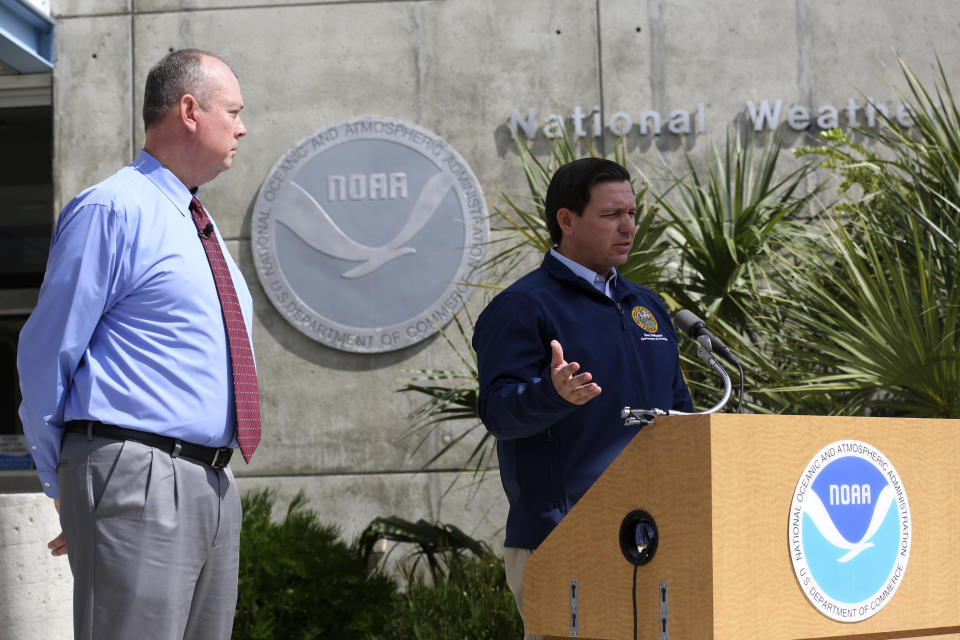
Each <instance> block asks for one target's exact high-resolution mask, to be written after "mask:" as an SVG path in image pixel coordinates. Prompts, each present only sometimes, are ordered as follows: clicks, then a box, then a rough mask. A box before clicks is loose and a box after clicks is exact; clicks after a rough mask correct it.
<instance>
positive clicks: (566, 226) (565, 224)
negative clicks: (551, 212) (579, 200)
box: [557, 207, 580, 236]
mask: <svg viewBox="0 0 960 640" xmlns="http://www.w3.org/2000/svg"><path fill="white" fill-rule="evenodd" d="M579 217H580V216H578V215H577V214H576V213H574V212H573V210H571V209H567V208H566V207H562V208H560V209H558V210H557V224H558V225H560V231H562V232H563V235H564V236H569V235H572V234H573V230H574V221H573V219H574V218H579Z"/></svg>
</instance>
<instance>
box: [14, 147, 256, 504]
mask: <svg viewBox="0 0 960 640" xmlns="http://www.w3.org/2000/svg"><path fill="white" fill-rule="evenodd" d="M191 197H192V195H191V193H190V191H189V190H188V189H187V187H186V186H184V184H183V183H182V182H180V180H179V179H178V178H177V177H176V176H175V175H173V173H171V172H170V171H169V170H168V169H167V168H165V167H164V166H163V165H161V164H160V162H159V161H158V160H157V159H156V158H154V157H153V156H151V155H150V154H149V153H147V152H146V151H140V153H139V154H138V155H137V158H136V160H134V162H133V164H131V165H128V166H126V167H124V168H123V169H121V170H120V171H118V172H117V173H115V174H114V175H113V176H111V177H110V178H107V179H106V180H105V181H103V182H101V183H100V184H98V185H96V186H93V187H91V188H89V189H87V190H86V191H84V192H83V193H81V194H80V195H78V196H77V197H76V198H74V199H73V200H72V201H70V203H69V204H68V205H67V206H66V207H65V208H64V209H63V211H62V212H61V213H60V217H59V218H58V220H57V226H56V229H55V230H54V233H53V239H52V241H51V244H50V255H49V258H48V261H47V270H46V274H45V275H44V279H43V286H42V287H41V289H40V299H39V301H38V302H37V307H36V309H35V310H34V312H33V314H31V316H30V318H29V319H28V320H27V323H26V324H25V325H24V327H23V331H21V333H20V344H19V349H18V353H17V366H18V369H19V372H20V387H21V390H22V393H23V402H22V404H21V405H20V418H21V420H22V421H23V428H24V433H25V434H26V437H27V442H28V444H29V446H30V450H31V453H32V454H33V459H34V462H35V463H36V466H37V473H38V475H39V476H40V481H41V483H42V484H43V490H44V493H46V494H47V495H48V496H50V497H57V495H58V491H57V478H56V466H57V462H58V460H59V453H60V443H61V440H62V437H63V424H64V423H65V422H67V421H69V420H99V421H100V422H104V423H107V424H114V425H118V426H121V427H128V428H131V429H139V430H142V431H150V432H153V433H158V434H161V435H166V436H172V437H175V438H179V439H181V440H185V441H188V442H192V443H195V444H201V445H206V446H226V445H229V444H233V446H236V444H235V438H234V424H235V417H234V406H233V387H232V385H233V379H232V374H231V369H230V359H229V355H228V350H227V337H226V331H225V328H224V324H223V313H222V311H221V308H220V300H219V298H218V297H217V290H216V285H215V284H214V281H213V275H212V273H211V271H210V264H209V262H208V261H207V257H206V254H205V253H204V250H203V246H202V245H201V243H200V238H199V237H198V235H197V228H196V226H195V225H194V222H193V218H192V217H191V215H190V210H189V204H190V199H191ZM215 233H216V236H217V238H218V240H219V241H220V246H221V249H222V250H223V254H224V258H225V259H226V261H227V264H228V266H229V268H230V275H231V276H232V278H233V283H234V286H235V288H236V291H237V298H238V299H239V301H240V306H241V308H242V310H243V315H244V319H245V321H246V325H247V333H248V334H249V333H250V332H251V328H252V319H253V314H252V310H253V304H252V301H251V298H250V292H249V291H248V290H247V286H246V284H245V282H244V279H243V276H242V275H241V274H240V270H239V269H238V268H237V265H236V264H235V263H234V261H233V260H232V259H231V257H230V254H229V252H228V251H227V249H226V247H225V246H224V244H223V239H222V238H221V237H220V233H219V231H217V230H215Z"/></svg>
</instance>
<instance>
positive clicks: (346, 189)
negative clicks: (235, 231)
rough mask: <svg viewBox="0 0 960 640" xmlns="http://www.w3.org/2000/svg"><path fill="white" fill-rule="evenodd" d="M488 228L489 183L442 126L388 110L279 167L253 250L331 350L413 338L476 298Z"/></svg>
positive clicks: (309, 331)
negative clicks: (388, 114) (441, 132)
mask: <svg viewBox="0 0 960 640" xmlns="http://www.w3.org/2000/svg"><path fill="white" fill-rule="evenodd" d="M489 234H490V228H489V221H488V219H487V209H486V202H485V200H484V198H483V193H482V191H481V189H480V184H479V183H478V182H477V179H476V177H475V176H474V174H473V172H472V171H471V170H470V167H469V166H468V165H467V163H466V162H464V160H463V158H461V157H460V155H459V154H458V153H457V152H456V151H455V150H454V149H453V148H452V147H450V145H448V144H447V143H446V142H445V141H444V140H443V139H442V138H440V137H439V136H437V135H436V134H434V133H432V132H430V131H428V130H426V129H424V128H422V127H419V126H417V125H414V124H410V123H407V122H403V121H400V120H395V119H391V118H380V117H373V116H370V117H362V118H354V119H351V120H346V121H343V122H338V123H336V124H333V125H331V126H329V127H325V128H323V129H320V130H318V131H314V132H313V133H311V134H310V135H308V136H306V137H305V138H303V139H302V140H300V141H299V142H298V143H297V144H296V145H294V146H293V147H292V148H291V149H289V150H288V151H287V152H286V153H285V154H284V155H283V156H282V157H281V158H280V159H279V160H278V161H277V162H276V164H275V165H274V166H273V169H271V171H270V173H269V175H268V176H267V179H266V180H265V181H264V183H263V186H262V187H261V189H260V193H259V194H258V196H257V200H256V204H255V208H254V212H253V218H252V221H251V247H252V251H253V258H254V263H255V264H256V267H257V275H258V276H259V278H260V283H261V284H262V286H263V289H264V291H266V293H267V296H268V297H269V298H270V301H271V302H272V303H273V304H274V306H275V307H276V308H277V310H278V311H279V312H280V314H281V315H283V317H284V318H286V319H287V321H288V322H290V323H291V324H292V325H294V326H295V327H296V328H297V329H299V330H300V331H301V332H303V333H304V334H306V335H307V336H309V337H310V338H313V339H314V340H317V341H318V342H321V343H323V344H326V345H328V346H330V347H334V348H336V349H341V350H344V351H353V352H361V353H374V352H383V351H392V350H395V349H400V348H403V347H407V346H410V345H412V344H415V343H417V342H419V341H421V340H423V339H424V338H426V337H428V336H430V335H432V334H433V333H435V332H436V331H437V329H438V328H440V327H443V326H444V325H445V324H446V323H447V322H449V321H450V320H451V319H452V318H453V315H454V314H455V313H457V311H459V310H460V308H461V307H462V306H463V304H464V303H465V301H466V300H467V298H468V297H469V296H470V293H471V291H472V288H473V287H471V286H470V284H471V283H473V282H476V280H477V276H478V270H479V266H480V264H481V263H482V261H483V256H484V253H485V249H486V244H487V241H488V239H489Z"/></svg>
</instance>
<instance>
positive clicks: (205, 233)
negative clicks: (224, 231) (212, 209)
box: [200, 222, 213, 238]
mask: <svg viewBox="0 0 960 640" xmlns="http://www.w3.org/2000/svg"><path fill="white" fill-rule="evenodd" d="M200 233H202V234H203V237H204V238H209V237H210V234H211V233H213V223H212V222H208V223H207V226H205V227H204V228H203V231H201V232H200Z"/></svg>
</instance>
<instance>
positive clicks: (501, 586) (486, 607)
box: [383, 552, 523, 640]
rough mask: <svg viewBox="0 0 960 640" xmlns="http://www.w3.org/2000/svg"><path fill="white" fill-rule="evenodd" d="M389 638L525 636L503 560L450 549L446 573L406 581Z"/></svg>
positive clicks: (504, 639) (513, 639)
mask: <svg viewBox="0 0 960 640" xmlns="http://www.w3.org/2000/svg"><path fill="white" fill-rule="evenodd" d="M394 615H395V618H394V625H393V628H392V629H391V631H390V632H389V633H388V634H386V635H385V636H384V637H383V638H384V640H464V639H466V638H469V639H470V640H520V638H522V637H523V622H522V621H521V619H520V614H519V613H517V605H516V603H515V602H514V599H513V594H512V593H511V592H510V589H509V588H508V587H507V584H506V579H505V578H504V573H503V560H502V559H501V558H499V557H497V556H495V555H494V554H492V553H490V552H485V553H484V554H483V555H481V556H480V557H463V556H460V555H450V556H449V559H448V572H447V575H446V577H445V578H443V579H441V580H440V581H438V582H437V583H436V584H435V585H434V586H429V585H428V584H426V583H425V582H424V580H423V579H422V578H414V579H413V580H411V581H410V583H409V584H408V585H407V593H406V595H405V596H402V597H401V600H399V601H398V602H397V606H396V609H395V614H394Z"/></svg>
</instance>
